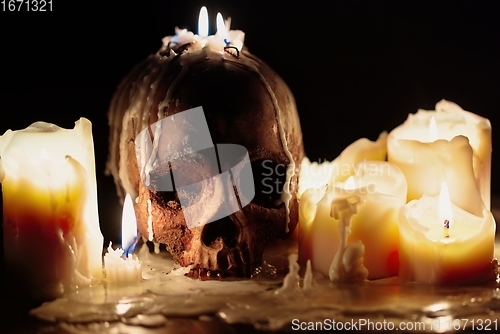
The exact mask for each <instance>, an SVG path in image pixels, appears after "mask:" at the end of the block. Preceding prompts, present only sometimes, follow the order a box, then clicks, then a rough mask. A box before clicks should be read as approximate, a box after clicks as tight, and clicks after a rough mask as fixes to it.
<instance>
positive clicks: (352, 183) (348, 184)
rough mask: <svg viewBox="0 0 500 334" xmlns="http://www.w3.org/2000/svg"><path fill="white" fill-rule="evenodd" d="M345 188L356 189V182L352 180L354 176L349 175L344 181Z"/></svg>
mask: <svg viewBox="0 0 500 334" xmlns="http://www.w3.org/2000/svg"><path fill="white" fill-rule="evenodd" d="M344 189H345V190H353V189H356V182H355V181H354V177H352V176H349V178H348V179H347V180H346V181H345V183H344Z"/></svg>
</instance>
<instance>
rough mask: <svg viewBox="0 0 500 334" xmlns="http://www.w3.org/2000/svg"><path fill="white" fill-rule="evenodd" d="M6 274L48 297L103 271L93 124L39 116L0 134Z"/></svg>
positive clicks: (31, 291)
mask: <svg viewBox="0 0 500 334" xmlns="http://www.w3.org/2000/svg"><path fill="white" fill-rule="evenodd" d="M0 156H1V160H0V162H1V170H2V173H1V174H2V176H1V182H2V192H3V217H4V248H5V261H6V267H7V272H8V275H9V276H10V277H11V279H14V280H15V281H16V282H17V283H19V286H20V287H21V288H22V289H23V290H25V292H27V293H28V294H31V295H32V296H34V297H37V298H38V297H39V298H44V299H50V298H55V297H57V296H60V295H62V294H63V293H64V292H66V291H68V290H71V289H73V288H76V287H78V286H81V285H87V284H90V283H91V281H92V279H100V278H102V246H103V237H102V234H101V231H100V228H99V217H98V211H97V186H96V175H95V162H94V143H93V139H92V124H91V123H90V121H89V120H87V119H85V118H81V119H80V120H78V121H77V122H76V123H75V128H74V129H72V130H71V129H62V128H60V127H58V126H56V125H53V124H48V123H44V122H37V123H34V124H32V125H31V126H29V127H28V128H26V129H24V130H19V131H12V130H8V131H6V132H5V134H4V135H3V136H1V137H0Z"/></svg>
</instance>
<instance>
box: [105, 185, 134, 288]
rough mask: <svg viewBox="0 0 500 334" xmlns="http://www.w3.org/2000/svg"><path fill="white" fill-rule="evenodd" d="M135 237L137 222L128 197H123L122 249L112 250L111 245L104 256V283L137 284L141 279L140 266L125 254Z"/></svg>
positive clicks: (130, 256)
mask: <svg viewBox="0 0 500 334" xmlns="http://www.w3.org/2000/svg"><path fill="white" fill-rule="evenodd" d="M136 237H137V221H136V218H135V212H134V206H133V204H132V198H131V197H130V195H127V196H126V197H125V201H124V203H123V214H122V248H117V249H113V248H112V247H111V243H110V244H109V247H108V252H107V253H106V254H105V255H104V268H105V271H106V281H108V282H115V283H118V284H127V283H135V282H139V281H140V280H141V279H142V265H141V262H140V260H139V259H138V258H137V256H135V255H134V254H131V253H129V254H125V255H124V253H125V251H126V250H129V249H130V248H131V246H133V243H134V242H135V239H136Z"/></svg>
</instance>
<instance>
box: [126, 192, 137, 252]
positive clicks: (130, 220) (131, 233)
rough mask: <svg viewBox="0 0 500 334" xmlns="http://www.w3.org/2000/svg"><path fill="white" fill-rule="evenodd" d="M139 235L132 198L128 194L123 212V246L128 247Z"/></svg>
mask: <svg viewBox="0 0 500 334" xmlns="http://www.w3.org/2000/svg"><path fill="white" fill-rule="evenodd" d="M136 237H137V220H136V218H135V211H134V205H133V204H132V198H131V197H130V195H128V194H127V197H125V202H124V203H123V213H122V248H123V249H124V250H126V249H128V248H129V247H130V246H131V245H132V243H133V242H134V240H135V238H136Z"/></svg>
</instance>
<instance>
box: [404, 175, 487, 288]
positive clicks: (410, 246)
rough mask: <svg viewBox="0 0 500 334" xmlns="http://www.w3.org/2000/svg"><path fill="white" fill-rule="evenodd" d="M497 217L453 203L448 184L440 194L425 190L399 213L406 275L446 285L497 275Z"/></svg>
mask: <svg viewBox="0 0 500 334" xmlns="http://www.w3.org/2000/svg"><path fill="white" fill-rule="evenodd" d="M495 229H496V226H495V220H494V218H493V215H492V214H491V212H489V211H488V210H483V212H482V213H481V215H480V216H475V215H473V214H471V213H469V212H467V211H465V210H463V209H461V208H459V207H458V206H456V205H453V204H452V203H451V202H450V199H449V196H448V189H447V186H446V183H443V184H442V186H441V192H440V194H439V195H438V196H427V195H424V196H423V197H422V198H420V199H418V200H413V201H411V202H409V203H408V204H406V205H405V206H404V207H402V208H401V210H400V212H399V237H400V250H399V252H400V269H399V276H400V277H401V279H403V280H407V281H412V282H420V283H429V284H443V285H457V284H471V283H478V282H483V281H486V280H488V279H490V280H491V279H492V278H494V275H495V272H494V271H495V265H494V264H493V263H492V260H493V257H494V251H495Z"/></svg>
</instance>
